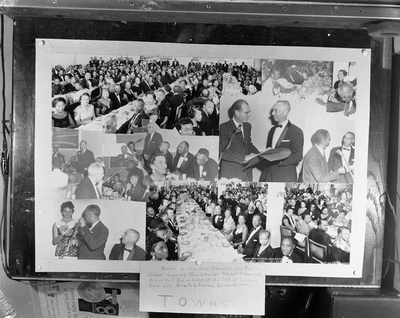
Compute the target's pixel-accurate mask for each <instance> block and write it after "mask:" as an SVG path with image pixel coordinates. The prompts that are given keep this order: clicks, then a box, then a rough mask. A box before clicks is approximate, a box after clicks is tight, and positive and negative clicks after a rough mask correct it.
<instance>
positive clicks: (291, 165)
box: [260, 121, 304, 182]
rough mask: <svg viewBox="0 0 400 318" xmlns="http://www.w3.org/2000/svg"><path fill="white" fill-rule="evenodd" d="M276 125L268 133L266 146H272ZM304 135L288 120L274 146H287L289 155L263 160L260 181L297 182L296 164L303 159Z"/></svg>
mask: <svg viewBox="0 0 400 318" xmlns="http://www.w3.org/2000/svg"><path fill="white" fill-rule="evenodd" d="M275 129H276V126H274V127H272V128H271V129H270V131H269V133H268V139H267V148H268V147H271V146H272V138H273V136H274V132H275ZM303 146H304V136H303V131H302V130H301V129H300V128H299V127H297V126H296V125H293V124H292V123H291V122H290V121H289V122H288V123H287V125H286V127H285V128H284V129H283V131H282V133H281V136H280V137H279V139H278V141H277V143H276V145H275V149H276V148H287V149H289V150H290V151H291V152H292V153H291V154H290V156H289V157H287V158H286V159H284V160H281V161H274V162H268V161H266V160H264V161H263V163H262V164H263V165H264V167H265V168H264V170H263V172H262V174H261V177H260V181H266V182H297V181H298V177H297V171H296V166H297V165H298V164H299V163H300V161H301V160H302V159H303Z"/></svg>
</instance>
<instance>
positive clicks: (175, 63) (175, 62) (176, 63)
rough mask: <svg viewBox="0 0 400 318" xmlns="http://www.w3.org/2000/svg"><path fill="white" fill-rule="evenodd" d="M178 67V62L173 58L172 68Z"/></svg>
mask: <svg viewBox="0 0 400 318" xmlns="http://www.w3.org/2000/svg"><path fill="white" fill-rule="evenodd" d="M178 66H179V62H178V61H177V60H176V58H174V60H173V61H172V67H174V68H176V67H178Z"/></svg>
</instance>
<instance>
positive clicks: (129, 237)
mask: <svg viewBox="0 0 400 318" xmlns="http://www.w3.org/2000/svg"><path fill="white" fill-rule="evenodd" d="M139 239H140V234H139V232H138V231H136V230H134V229H128V230H126V231H125V232H124V233H123V234H122V235H121V243H120V244H115V245H114V246H113V248H112V250H111V253H110V260H120V261H144V260H145V259H146V252H145V251H144V250H143V249H142V248H141V247H139V246H137V245H136V243H137V242H138V241H139Z"/></svg>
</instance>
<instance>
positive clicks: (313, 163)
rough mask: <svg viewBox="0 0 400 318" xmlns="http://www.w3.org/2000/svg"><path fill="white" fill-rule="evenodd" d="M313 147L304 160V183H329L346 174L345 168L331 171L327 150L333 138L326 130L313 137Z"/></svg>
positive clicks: (319, 131)
mask: <svg viewBox="0 0 400 318" xmlns="http://www.w3.org/2000/svg"><path fill="white" fill-rule="evenodd" d="M311 142H312V144H313V145H312V147H311V149H310V150H309V151H308V152H307V153H306V155H305V156H304V160H303V182H304V183H327V182H333V181H335V180H337V179H338V178H339V175H341V174H345V173H346V169H345V167H343V166H341V167H339V168H338V169H336V170H333V171H329V168H328V163H327V161H326V156H325V149H326V148H327V147H328V146H329V143H330V142H331V136H330V135H329V132H328V131H327V130H325V129H319V130H317V131H316V132H315V133H314V134H313V135H312V137H311Z"/></svg>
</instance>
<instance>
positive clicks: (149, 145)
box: [142, 123, 163, 161]
mask: <svg viewBox="0 0 400 318" xmlns="http://www.w3.org/2000/svg"><path fill="white" fill-rule="evenodd" d="M162 141H163V138H162V136H161V134H159V133H158V132H156V124H155V123H148V124H147V135H146V138H145V139H144V148H143V153H142V154H143V158H144V159H145V160H146V161H148V160H149V159H150V157H151V155H153V154H154V153H156V152H158V151H159V150H160V145H161V142H162Z"/></svg>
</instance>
